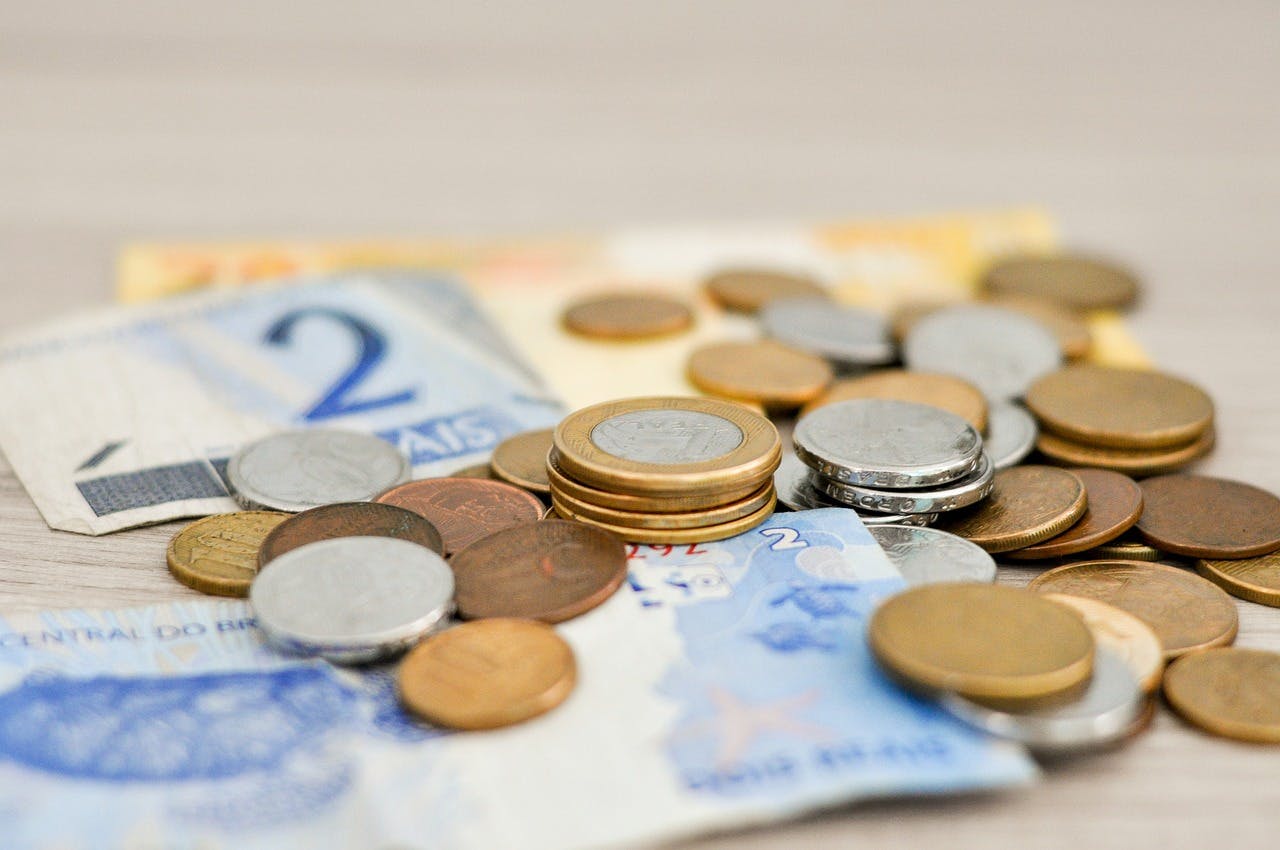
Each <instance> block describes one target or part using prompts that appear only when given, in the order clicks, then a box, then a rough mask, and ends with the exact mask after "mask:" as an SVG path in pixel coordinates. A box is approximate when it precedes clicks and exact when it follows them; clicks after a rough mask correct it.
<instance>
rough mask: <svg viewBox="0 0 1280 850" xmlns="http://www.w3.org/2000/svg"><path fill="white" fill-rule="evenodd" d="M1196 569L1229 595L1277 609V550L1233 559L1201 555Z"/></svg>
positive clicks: (1279, 576)
mask: <svg viewBox="0 0 1280 850" xmlns="http://www.w3.org/2000/svg"><path fill="white" fill-rule="evenodd" d="M1196 571H1197V572H1199V573H1200V575H1202V576H1204V577H1205V578H1207V579H1209V581H1211V582H1213V583H1214V584H1216V585H1217V586H1218V587H1220V588H1222V589H1223V590H1225V591H1226V592H1227V593H1230V594H1231V595H1232V596H1236V597H1239V598H1240V599H1247V600H1249V601H1250V602H1256V603H1258V604H1259V605H1270V606H1271V607H1272V608H1280V552H1271V553H1269V554H1266V555H1259V556H1258V557H1256V558H1241V559H1239V560H1233V561H1220V560H1206V559H1203V558H1202V559H1201V560H1199V561H1197V562H1196Z"/></svg>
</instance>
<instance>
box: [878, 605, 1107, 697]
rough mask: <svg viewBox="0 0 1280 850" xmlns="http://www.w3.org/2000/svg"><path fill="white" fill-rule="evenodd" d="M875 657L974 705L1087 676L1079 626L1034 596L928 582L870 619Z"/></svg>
mask: <svg viewBox="0 0 1280 850" xmlns="http://www.w3.org/2000/svg"><path fill="white" fill-rule="evenodd" d="M867 634H868V640H869V642H870V645H871V650H872V652H873V653H874V654H875V657H876V659H877V660H878V661H879V662H880V664H881V665H882V666H883V667H885V669H886V670H888V671H889V672H891V673H893V674H895V675H896V676H897V677H899V678H900V679H902V680H904V681H905V682H906V683H907V684H910V685H914V686H915V687H917V688H920V689H922V690H925V691H929V692H939V691H943V692H948V691H949V692H955V693H958V694H961V695H963V696H966V697H969V698H971V699H976V700H1030V699H1037V698H1042V697H1050V696H1054V695H1057V694H1061V693H1064V692H1066V691H1069V690H1071V689H1073V688H1075V687H1077V686H1078V685H1080V684H1081V683H1083V682H1084V681H1085V680H1086V679H1088V678H1089V675H1090V673H1091V672H1092V670H1093V650H1094V641H1093V635H1092V634H1091V633H1090V632H1089V629H1088V628H1087V627H1086V626H1085V624H1084V621H1083V620H1081V619H1080V618H1079V617H1078V616H1076V615H1075V614H1073V613H1072V612H1071V611H1068V610H1067V609H1066V608H1064V607H1063V606H1061V605H1058V604H1056V603H1053V602H1050V601H1049V600H1047V599H1043V598H1039V597H1037V596H1036V595H1035V594H1034V593H1030V592H1028V591H1025V590H1019V589H1017V588H1012V587H1003V586H1000V585H990V584H961V583H957V584H928V585H922V586H920V587H914V588H911V589H910V590H907V591H905V592H903V593H900V594H898V595H897V596H894V597H892V598H890V599H889V600H888V601H886V602H884V603H883V604H882V605H881V606H880V607H879V608H877V609H876V611H875V613H874V614H872V616H871V623H870V626H869V627H868V632H867Z"/></svg>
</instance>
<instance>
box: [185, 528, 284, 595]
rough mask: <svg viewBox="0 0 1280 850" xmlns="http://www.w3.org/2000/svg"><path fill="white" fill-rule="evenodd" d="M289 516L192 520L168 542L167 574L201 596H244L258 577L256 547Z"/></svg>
mask: <svg viewBox="0 0 1280 850" xmlns="http://www.w3.org/2000/svg"><path fill="white" fill-rule="evenodd" d="M289 517H290V514H286V513H281V512H279V511H239V512H237V513H233V514H216V515H214V516H209V517H205V518H204V519H199V520H196V521H195V522H193V523H191V524H190V525H188V526H187V527H186V528H184V529H182V530H181V531H179V532H178V533H177V534H175V535H174V536H173V539H172V540H170V541H169V548H168V551H167V552H166V553H165V560H166V561H167V562H168V564H169V572H171V573H173V577H174V578H176V579H177V580H178V581H180V582H182V583H183V584H185V585H186V586H187V587H190V588H193V589H195V590H198V591H200V592H201V593H212V594H215V595H217V596H248V595H249V585H250V584H252V583H253V578H254V576H256V575H257V574H258V547H260V546H261V545H262V541H263V540H264V539H265V538H266V537H267V535H268V534H270V533H271V529H273V528H275V527H276V526H278V525H279V524H280V523H282V522H284V521H285V520H286V519H288V518H289Z"/></svg>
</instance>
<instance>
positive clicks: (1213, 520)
mask: <svg viewBox="0 0 1280 850" xmlns="http://www.w3.org/2000/svg"><path fill="white" fill-rule="evenodd" d="M1141 486H1142V496H1143V499H1144V503H1145V507H1144V508H1143V511H1142V518H1141V519H1139V520H1138V533H1139V534H1140V535H1141V536H1142V539H1143V540H1144V541H1146V542H1147V543H1149V544H1150V545H1152V546H1154V547H1156V548H1157V549H1160V550H1161V551H1164V552H1171V553H1173V554H1175V555H1187V556H1190V557H1193V558H1252V557H1256V556H1258V555H1265V554H1267V553H1268V552H1274V551H1276V550H1277V549H1280V498H1277V497H1276V496H1274V495H1273V494H1271V493H1268V492H1267V491H1266V490H1262V489H1260V488H1258V487H1254V486H1252V485H1249V484H1244V483H1241V482H1239V481H1229V480H1227V479H1225V478H1211V477H1209V476H1207V475H1162V476H1160V477H1158V478H1148V479H1146V480H1145V481H1143V482H1142V485H1141Z"/></svg>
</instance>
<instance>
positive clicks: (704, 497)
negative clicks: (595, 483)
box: [547, 449, 764, 513]
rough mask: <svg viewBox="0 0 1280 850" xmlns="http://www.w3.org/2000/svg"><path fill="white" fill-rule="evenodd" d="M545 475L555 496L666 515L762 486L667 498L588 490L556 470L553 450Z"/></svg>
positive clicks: (717, 502) (709, 505) (749, 492)
mask: <svg viewBox="0 0 1280 850" xmlns="http://www.w3.org/2000/svg"><path fill="white" fill-rule="evenodd" d="M547 476H548V478H549V479H550V481H551V491H552V493H559V494H560V495H561V496H569V497H572V498H573V499H576V500H578V501H581V502H587V503H589V504H592V505H598V506H600V507H604V508H614V509H616V510H620V511H642V512H643V511H648V512H655V511H656V512H668V513H678V512H681V511H701V510H706V509H708V508H714V507H717V506H719V505H723V504H727V503H728V502H732V501H736V500H739V499H745V498H747V497H748V496H750V495H752V494H753V493H757V492H759V491H760V488H761V487H762V486H764V485H763V484H760V483H759V482H757V481H754V480H753V481H751V482H749V483H748V484H747V485H745V486H743V485H732V486H725V487H723V488H722V489H718V490H709V491H705V492H701V493H697V492H694V493H672V494H669V495H638V496H633V495H631V494H630V493H617V492H614V491H611V490H602V489H600V488H599V487H592V486H591V485H588V484H584V483H582V482H581V481H577V480H574V479H573V478H570V477H569V475H568V474H567V473H565V472H564V470H562V469H561V468H560V463H559V457H558V454H557V453H556V451H555V450H554V449H553V450H552V451H551V454H550V455H549V456H548V457H547Z"/></svg>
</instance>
